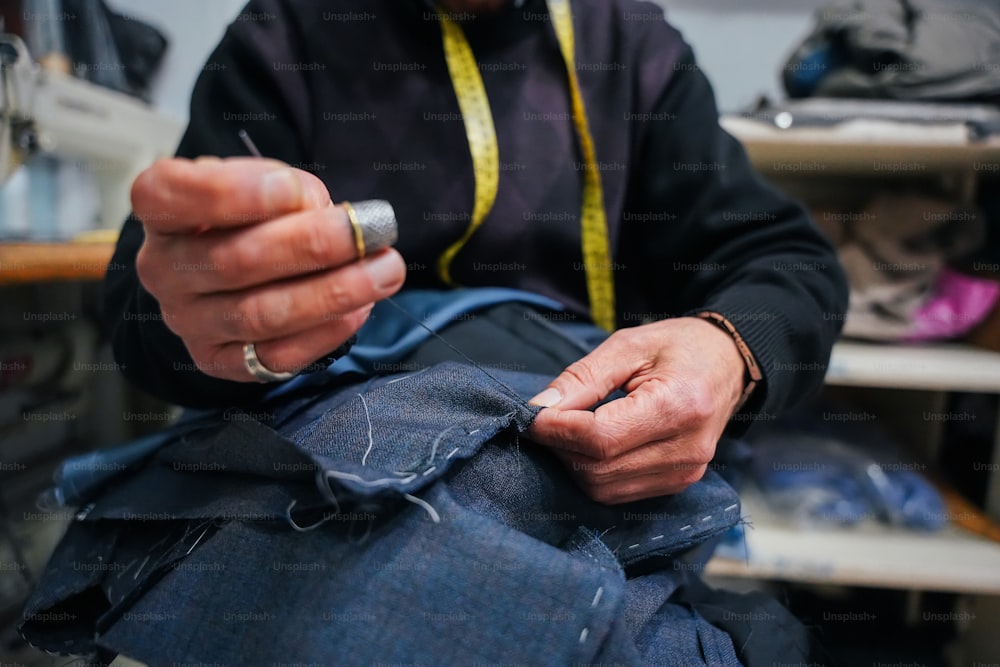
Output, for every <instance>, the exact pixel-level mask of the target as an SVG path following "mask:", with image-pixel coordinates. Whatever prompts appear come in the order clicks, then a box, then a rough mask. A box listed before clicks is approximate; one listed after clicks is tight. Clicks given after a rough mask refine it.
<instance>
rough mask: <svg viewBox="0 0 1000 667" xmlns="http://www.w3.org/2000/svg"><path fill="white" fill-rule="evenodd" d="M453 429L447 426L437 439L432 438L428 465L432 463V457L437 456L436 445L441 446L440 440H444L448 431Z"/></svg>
mask: <svg viewBox="0 0 1000 667" xmlns="http://www.w3.org/2000/svg"><path fill="white" fill-rule="evenodd" d="M453 428H455V425H452V426H449V427H448V428H446V429H445V430H443V431H441V432H440V433H438V437H436V438H434V444H433V445H431V458H430V461H428V463H434V457H435V456H436V455H437V450H438V445H439V444H441V439H442V438H444V436H445V435H446V434H447V433H448V431H450V430H451V429H453ZM424 474H427V473H424Z"/></svg>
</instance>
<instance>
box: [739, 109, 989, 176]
mask: <svg viewBox="0 0 1000 667" xmlns="http://www.w3.org/2000/svg"><path fill="white" fill-rule="evenodd" d="M720 123H721V125H722V126H723V128H725V129H726V131H728V132H729V133H730V134H732V135H733V136H734V137H736V138H737V139H739V140H740V142H741V143H742V144H743V145H744V147H745V148H746V150H747V153H748V154H749V156H750V160H751V162H753V164H754V166H755V167H756V168H757V169H759V170H760V171H762V172H765V173H767V174H769V175H772V176H790V177H802V176H809V177H816V176H824V175H827V176H833V175H836V174H851V173H856V174H874V175H884V176H893V177H909V178H914V177H920V176H930V175H933V174H935V173H940V172H963V173H975V172H983V173H984V175H993V176H998V175H1000V141H998V140H996V139H994V140H991V141H986V142H971V141H969V139H968V132H967V131H966V130H965V128H964V127H962V126H959V125H955V126H945V127H932V126H916V125H899V124H895V123H888V122H882V123H870V122H869V123H851V122H848V123H843V124H841V125H837V126H832V127H823V128H795V129H787V130H782V129H779V128H777V127H774V126H771V125H768V124H766V123H761V122H759V121H754V120H751V119H747V118H742V117H740V116H724V117H722V118H721V119H720Z"/></svg>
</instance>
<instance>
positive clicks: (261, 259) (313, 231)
mask: <svg viewBox="0 0 1000 667" xmlns="http://www.w3.org/2000/svg"><path fill="white" fill-rule="evenodd" d="M150 243H151V244H158V246H159V249H158V250H157V252H155V253H153V254H154V255H155V256H156V257H157V258H158V261H159V262H160V263H161V265H162V271H161V272H160V273H162V274H163V276H164V279H165V280H166V279H169V280H171V281H173V283H174V285H173V287H174V288H175V289H179V290H182V291H183V292H184V293H187V294H211V293H213V292H231V291H235V290H240V289H245V288H249V287H253V286H255V285H264V284H267V283H274V282H278V281H282V280H287V279H289V278H294V277H298V276H303V275H307V274H311V273H316V272H318V271H324V270H327V269H331V268H336V267H339V266H342V265H344V264H347V263H349V262H353V261H354V260H356V259H357V249H356V247H355V244H354V236H353V232H352V230H351V225H350V222H349V221H348V218H347V213H346V212H345V211H344V209H343V208H340V207H339V206H333V205H332V204H330V205H328V206H325V207H324V208H321V209H312V210H307V211H302V212H299V213H292V214H289V215H285V216H282V217H280V218H277V219H275V220H271V221H269V222H265V223H262V224H259V225H253V226H250V227H241V228H239V229H234V230H231V231H230V230H227V231H221V232H213V233H208V234H201V235H184V236H161V237H159V241H157V240H151V241H150Z"/></svg>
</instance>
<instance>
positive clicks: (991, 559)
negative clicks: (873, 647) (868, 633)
mask: <svg viewBox="0 0 1000 667" xmlns="http://www.w3.org/2000/svg"><path fill="white" fill-rule="evenodd" d="M743 495H744V499H743V515H744V517H746V519H747V520H748V521H750V522H751V523H752V524H753V527H752V528H751V527H749V526H748V527H747V528H746V530H745V534H746V543H747V553H748V556H749V562H747V561H744V560H736V559H730V558H720V557H718V556H717V557H715V558H713V559H712V560H711V561H710V562H709V563H708V566H707V567H706V570H705V572H706V574H708V575H711V576H724V577H739V578H752V579H778V580H784V581H797V582H806V583H814V584H831V585H841V586H869V587H876V588H896V589H905V590H927V591H949V592H956V593H979V594H1000V543H997V542H993V541H991V540H988V539H986V538H982V537H979V536H977V535H974V534H972V533H971V532H968V531H966V530H964V529H961V528H958V527H954V526H949V527H947V528H945V529H944V530H941V531H938V532H934V533H922V532H915V531H908V530H904V529H899V528H890V527H886V526H882V525H874V524H865V525H862V526H857V527H849V528H823V529H820V530H803V529H798V528H796V527H795V526H792V525H790V524H788V523H785V522H782V521H781V520H780V519H778V518H776V517H775V515H774V513H773V512H771V511H770V510H768V509H766V505H765V504H764V502H763V500H762V499H761V498H760V496H759V495H757V494H755V493H752V492H750V493H744V494H743Z"/></svg>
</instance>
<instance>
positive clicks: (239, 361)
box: [188, 305, 372, 382]
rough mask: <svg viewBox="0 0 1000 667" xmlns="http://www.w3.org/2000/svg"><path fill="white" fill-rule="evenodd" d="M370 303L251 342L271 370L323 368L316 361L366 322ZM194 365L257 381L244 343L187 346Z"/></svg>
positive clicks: (217, 373)
mask: <svg viewBox="0 0 1000 667" xmlns="http://www.w3.org/2000/svg"><path fill="white" fill-rule="evenodd" d="M371 308H372V306H371V305H367V306H364V307H363V308H360V309H358V310H355V311H353V312H351V313H348V314H346V315H343V316H340V317H338V318H335V319H332V320H330V321H329V322H327V323H324V324H322V325H320V326H316V327H313V328H311V329H306V330H304V331H300V332H298V333H295V334H293V335H291V336H286V337H284V338H278V339H275V340H269V341H262V342H258V343H254V349H255V352H256V353H257V359H258V360H260V362H261V363H262V364H263V365H264V367H265V368H267V369H269V370H272V371H274V372H278V373H280V372H292V373H297V372H303V371H312V370H322V367H321V366H320V365H318V364H316V363H315V362H316V361H317V360H318V359H322V358H323V357H325V356H326V355H328V354H330V352H332V351H333V350H336V349H337V348H338V347H340V346H341V345H343V343H344V341H346V340H347V339H348V338H350V337H351V336H353V335H354V334H355V332H357V330H358V329H359V328H360V327H361V326H362V325H363V324H364V323H365V321H366V320H367V318H368V315H369V313H370V312H371ZM188 350H189V352H190V353H191V356H192V358H193V359H194V360H195V364H196V366H197V367H198V368H199V370H201V371H202V372H203V373H206V374H208V375H211V376H213V377H218V378H221V379H224V380H232V381H236V382H257V381H258V380H257V379H256V378H255V377H254V376H253V375H252V374H251V373H250V371H249V370H248V369H247V367H246V363H245V362H244V360H243V343H238V342H233V343H225V344H223V345H215V346H213V345H205V344H203V343H196V344H194V345H189V346H188Z"/></svg>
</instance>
